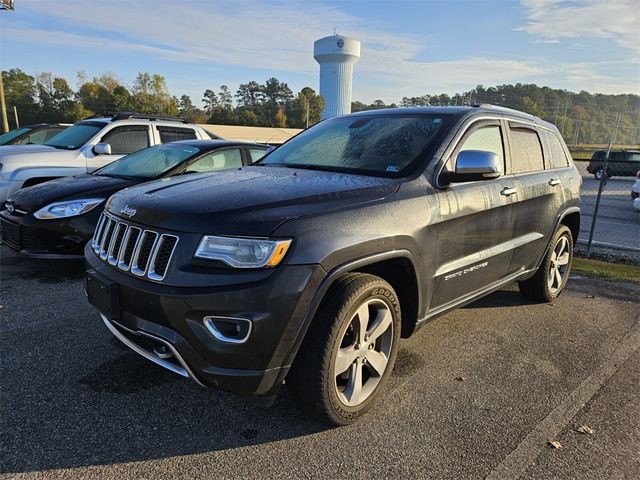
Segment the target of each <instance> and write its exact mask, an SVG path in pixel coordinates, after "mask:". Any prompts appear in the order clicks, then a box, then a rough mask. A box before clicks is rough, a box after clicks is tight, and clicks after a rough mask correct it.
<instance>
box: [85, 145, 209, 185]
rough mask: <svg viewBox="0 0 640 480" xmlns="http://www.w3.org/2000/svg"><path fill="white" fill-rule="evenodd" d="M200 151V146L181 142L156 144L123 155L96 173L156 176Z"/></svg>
mask: <svg viewBox="0 0 640 480" xmlns="http://www.w3.org/2000/svg"><path fill="white" fill-rule="evenodd" d="M198 153H200V149H199V148H198V147H194V146H192V145H181V144H179V143H174V144H165V145H156V146H155V147H149V148H145V149H144V150H139V151H137V152H135V153H132V154H131V155H127V156H126V157H122V158H121V159H119V160H116V161H115V162H113V163H110V164H109V165H107V166H106V167H102V168H101V169H100V170H96V172H95V175H106V176H110V177H125V178H156V177H159V176H160V175H162V174H163V173H165V172H168V171H169V170H171V169H172V168H174V167H176V166H178V165H179V164H180V163H182V162H184V161H185V160H188V159H190V158H192V157H194V156H195V155H197V154H198Z"/></svg>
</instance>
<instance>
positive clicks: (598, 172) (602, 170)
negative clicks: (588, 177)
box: [593, 167, 604, 180]
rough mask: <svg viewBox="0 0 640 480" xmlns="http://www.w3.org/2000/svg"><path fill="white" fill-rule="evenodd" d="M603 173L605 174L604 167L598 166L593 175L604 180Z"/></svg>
mask: <svg viewBox="0 0 640 480" xmlns="http://www.w3.org/2000/svg"><path fill="white" fill-rule="evenodd" d="M603 174H604V168H602V167H598V168H596V169H595V171H594V172H593V176H594V177H595V179H596V180H602V175H603Z"/></svg>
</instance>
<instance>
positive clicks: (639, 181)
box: [631, 170, 640, 210]
mask: <svg viewBox="0 0 640 480" xmlns="http://www.w3.org/2000/svg"><path fill="white" fill-rule="evenodd" d="M631 199H632V200H633V207H634V208H635V209H636V210H640V170H639V171H638V173H637V174H636V181H635V182H633V186H632V187H631Z"/></svg>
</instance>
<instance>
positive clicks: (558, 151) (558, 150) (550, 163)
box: [542, 130, 569, 168]
mask: <svg viewBox="0 0 640 480" xmlns="http://www.w3.org/2000/svg"><path fill="white" fill-rule="evenodd" d="M542 136H543V137H544V139H545V140H546V145H547V153H548V155H547V157H546V158H547V162H546V164H545V166H546V167H547V168H564V167H567V166H569V159H568V158H567V154H566V153H565V150H564V148H563V147H562V143H561V140H560V138H558V135H557V134H555V133H554V132H552V131H550V130H542Z"/></svg>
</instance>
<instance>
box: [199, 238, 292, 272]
mask: <svg viewBox="0 0 640 480" xmlns="http://www.w3.org/2000/svg"><path fill="white" fill-rule="evenodd" d="M289 245H291V240H290V239H288V240H266V239H261V238H238V237H215V236H211V235H205V236H204V237H202V240H200V244H199V245H198V248H197V250H196V253H195V256H196V257H198V258H205V259H208V260H218V261H220V262H224V263H226V264H227V265H229V266H230V267H235V268H262V267H275V266H276V265H278V264H279V263H280V262H281V261H282V259H283V258H284V256H285V254H286V253H287V250H289Z"/></svg>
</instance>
